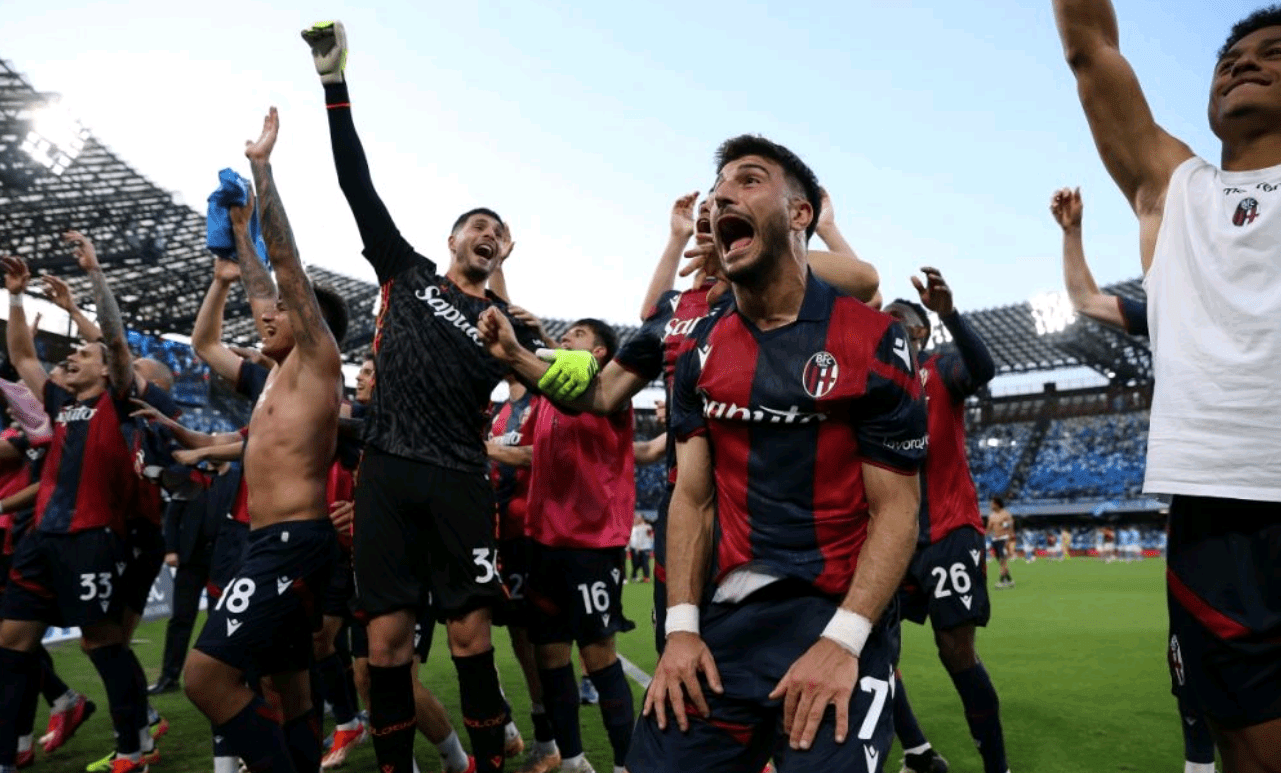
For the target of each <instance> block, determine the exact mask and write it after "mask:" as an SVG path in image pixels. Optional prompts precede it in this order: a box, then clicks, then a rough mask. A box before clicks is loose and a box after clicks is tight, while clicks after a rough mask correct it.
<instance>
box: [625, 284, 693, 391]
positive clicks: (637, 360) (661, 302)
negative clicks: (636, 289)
mask: <svg viewBox="0 0 1281 773" xmlns="http://www.w3.org/2000/svg"><path fill="white" fill-rule="evenodd" d="M679 297H680V293H679V292H677V291H675V290H668V291H667V292H665V293H663V294H662V295H661V296H659V298H658V302H657V303H656V304H654V308H653V309H651V310H650V313H649V315H648V316H646V317H645V323H644V324H643V325H641V328H640V330H638V331H637V332H636V335H634V336H632V338H631V340H629V341H628V342H627V343H625V344H623V346H622V348H620V349H619V350H618V354H616V355H614V362H617V363H618V364H619V365H621V366H623V368H625V369H626V370H628V371H630V372H632V373H635V374H636V375H637V376H640V377H641V378H643V379H645V380H646V381H653V380H654V379H656V378H658V377H659V376H661V375H662V374H663V339H664V337H665V336H666V331H667V323H668V322H670V321H671V319H672V314H673V309H674V308H675V307H674V306H673V303H674V301H676V300H677V299H678V298H679Z"/></svg>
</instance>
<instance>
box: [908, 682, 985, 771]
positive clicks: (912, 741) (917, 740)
mask: <svg viewBox="0 0 1281 773" xmlns="http://www.w3.org/2000/svg"><path fill="white" fill-rule="evenodd" d="M894 733H895V735H897V736H898V742H899V744H900V745H901V746H902V747H903V748H904V749H915V748H916V747H918V746H924V745H925V744H926V743H927V741H926V740H925V733H923V732H921V726H920V725H919V724H918V723H917V721H916V715H915V714H913V713H912V704H910V703H908V702H907V688H906V687H904V686H903V677H902V676H901V675H900V674H899V672H898V669H894ZM1001 773H1005V771H1001Z"/></svg>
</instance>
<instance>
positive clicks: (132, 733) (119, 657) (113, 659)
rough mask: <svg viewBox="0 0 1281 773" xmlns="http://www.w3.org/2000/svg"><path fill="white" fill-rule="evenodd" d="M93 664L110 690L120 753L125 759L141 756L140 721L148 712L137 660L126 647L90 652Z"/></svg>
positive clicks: (112, 721)
mask: <svg viewBox="0 0 1281 773" xmlns="http://www.w3.org/2000/svg"><path fill="white" fill-rule="evenodd" d="M89 660H90V661H92V662H93V667H94V668H95V669H97V671H98V676H100V677H102V684H103V686H104V687H106V688H107V704H108V705H109V706H110V707H111V725H112V727H113V728H115V731H116V751H117V752H119V753H120V754H121V755H134V754H137V753H138V752H139V750H140V747H139V744H138V724H139V719H138V718H139V717H145V716H146V710H147V709H146V701H144V700H143V699H142V696H141V695H139V694H138V688H139V684H138V675H137V673H136V672H135V671H134V664H135V663H136V662H137V660H136V659H135V658H134V657H133V653H131V652H130V651H129V650H128V649H126V648H125V646H124V645H123V644H108V645H107V646H105V647H96V648H94V649H92V650H89Z"/></svg>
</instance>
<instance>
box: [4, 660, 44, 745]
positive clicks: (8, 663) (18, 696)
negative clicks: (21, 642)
mask: <svg viewBox="0 0 1281 773" xmlns="http://www.w3.org/2000/svg"><path fill="white" fill-rule="evenodd" d="M39 673H40V662H39V660H38V659H37V658H36V656H35V655H34V654H32V653H30V652H19V651H17V650H10V649H5V648H3V647H0V765H13V764H14V762H15V761H16V760H17V756H18V736H19V735H21V734H20V733H19V732H18V729H19V728H18V725H19V719H20V717H19V714H20V711H19V708H20V707H21V706H22V704H23V702H24V701H25V700H26V697H27V695H28V693H29V692H31V691H33V690H35V689H37V685H36V679H37V678H38V676H37V675H38V674H39Z"/></svg>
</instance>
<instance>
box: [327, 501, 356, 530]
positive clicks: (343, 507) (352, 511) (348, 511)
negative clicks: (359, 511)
mask: <svg viewBox="0 0 1281 773" xmlns="http://www.w3.org/2000/svg"><path fill="white" fill-rule="evenodd" d="M355 519H356V503H355V502H330V503H329V522H330V523H332V524H333V525H334V529H335V530H337V531H350V530H351V524H352V521H354V520H355Z"/></svg>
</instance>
